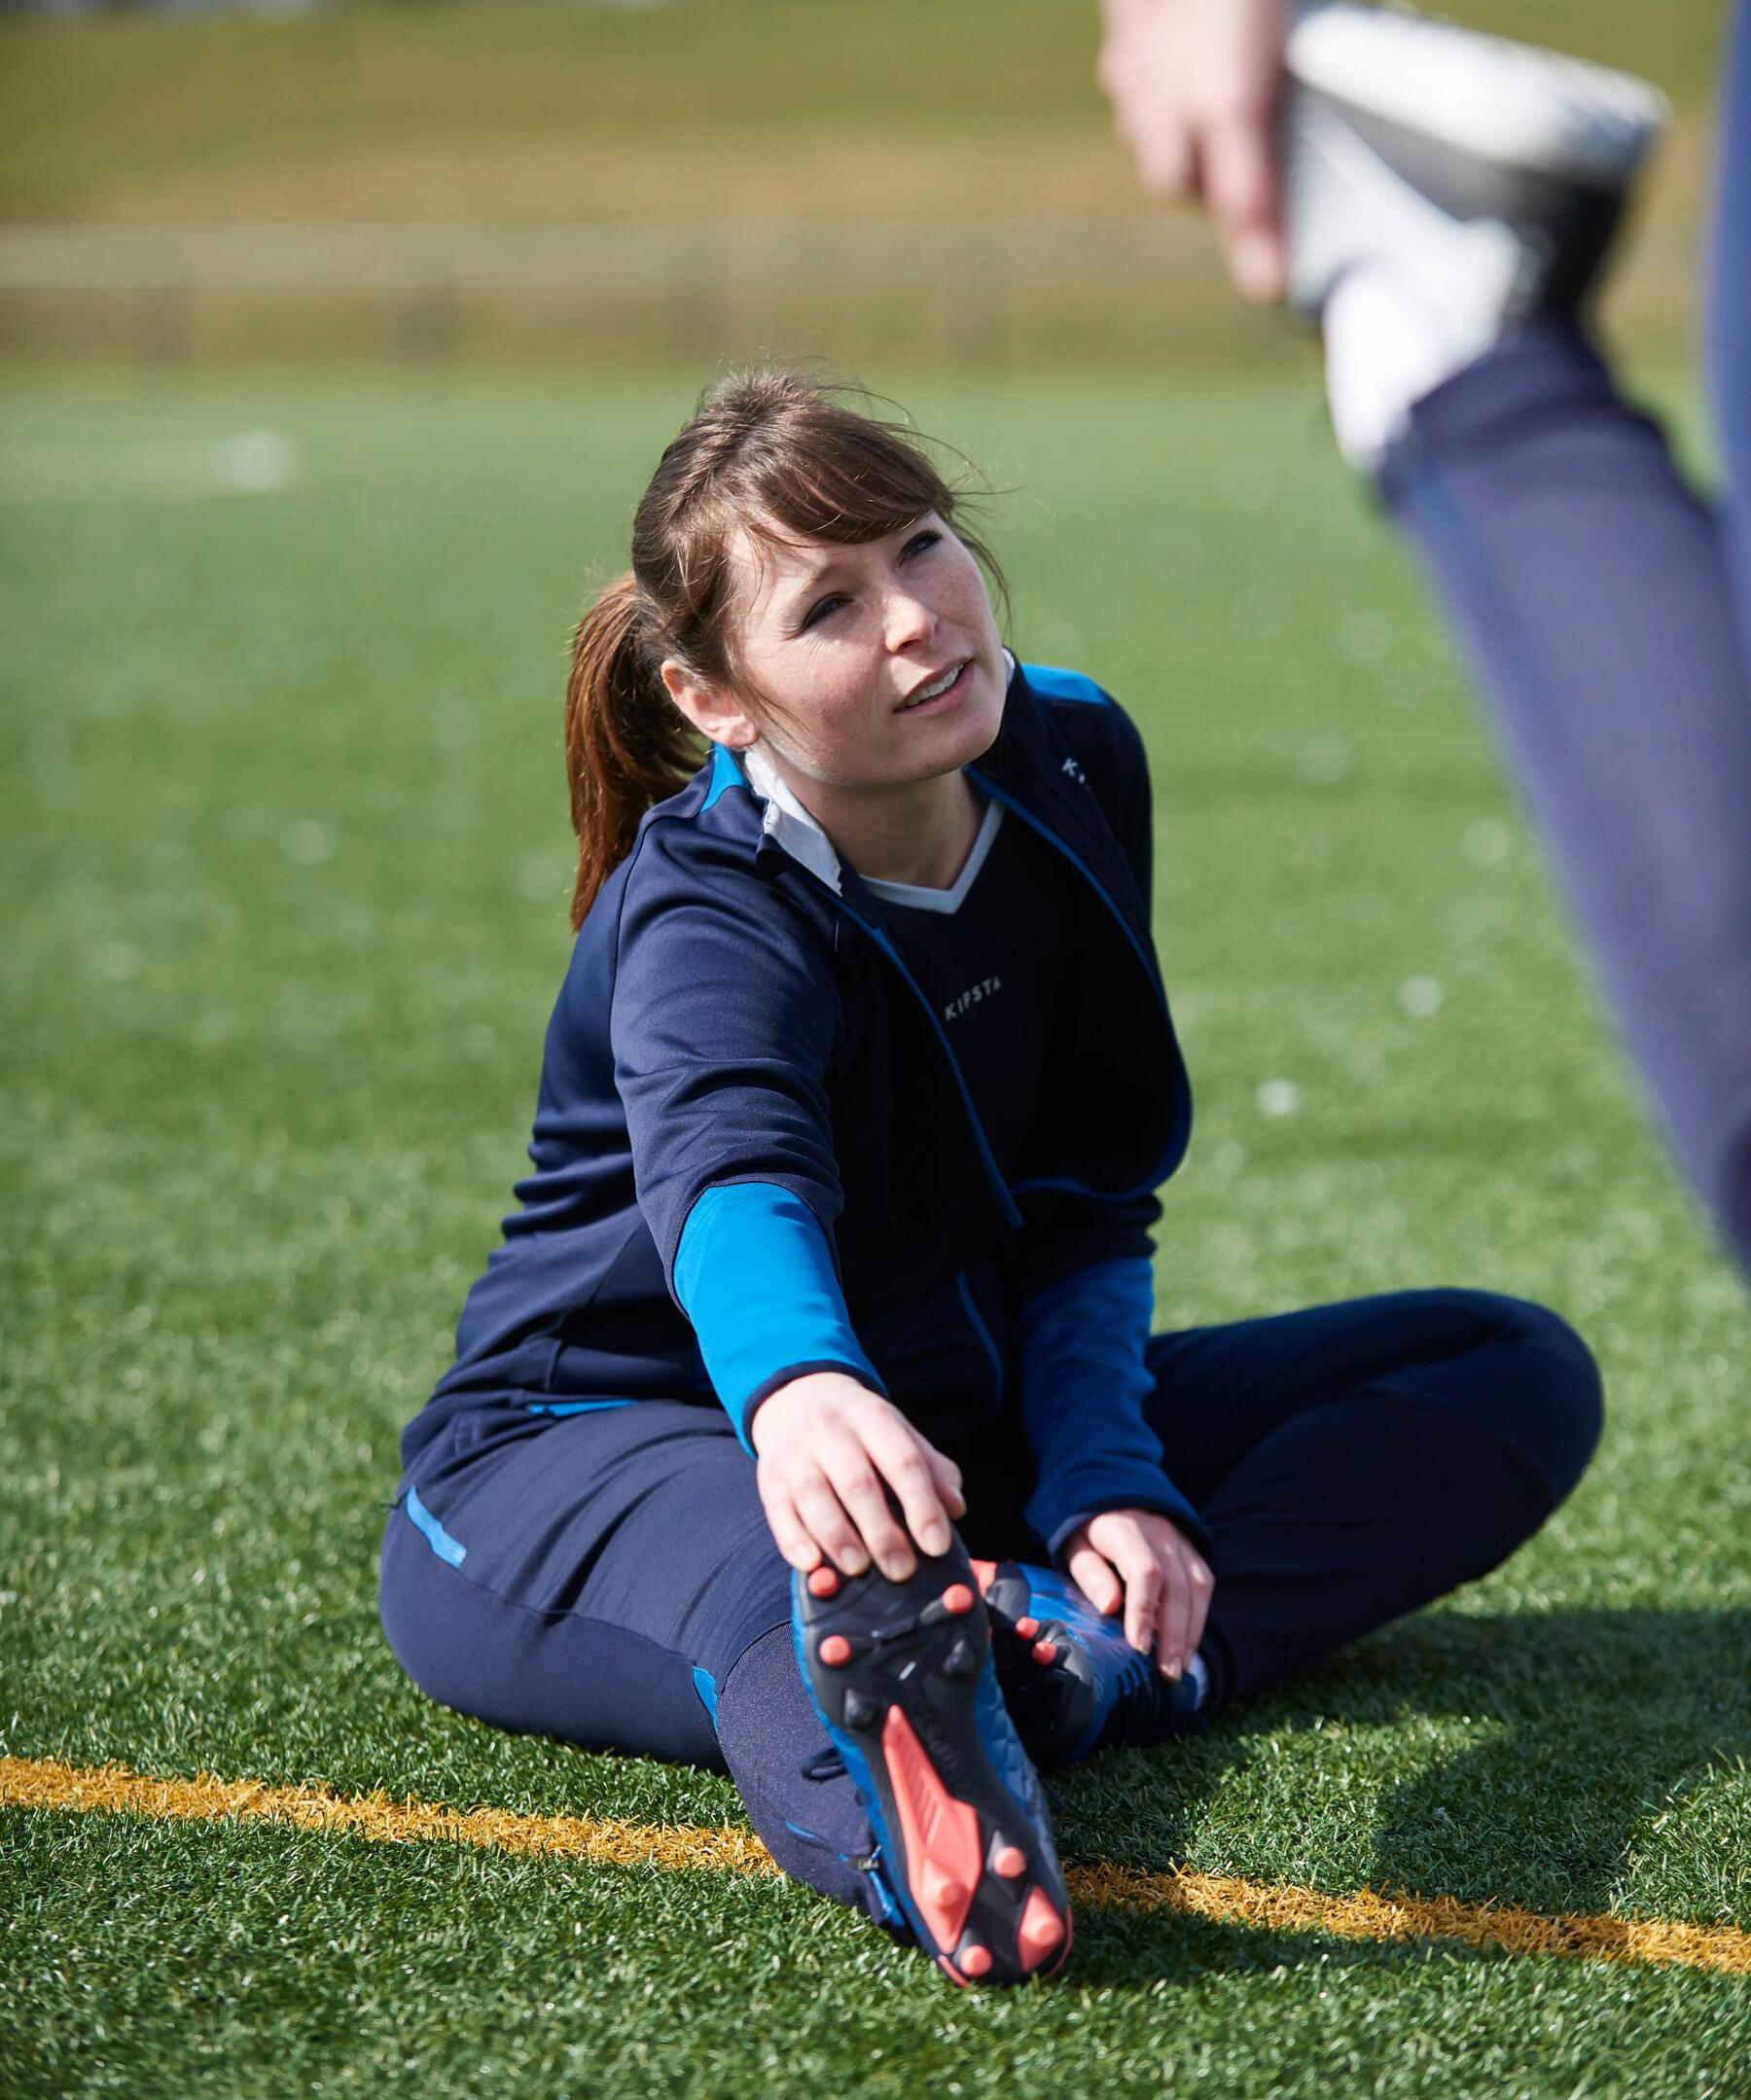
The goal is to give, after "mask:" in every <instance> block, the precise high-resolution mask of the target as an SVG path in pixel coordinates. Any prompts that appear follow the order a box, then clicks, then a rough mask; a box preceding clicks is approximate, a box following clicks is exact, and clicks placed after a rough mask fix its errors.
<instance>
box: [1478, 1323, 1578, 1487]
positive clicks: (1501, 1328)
mask: <svg viewBox="0 0 1751 2100" xmlns="http://www.w3.org/2000/svg"><path fill="white" fill-rule="evenodd" d="M1479 1296H1480V1309H1481V1310H1483V1309H1485V1308H1486V1312H1485V1316H1486V1317H1487V1318H1488V1319H1489V1321H1490V1324H1491V1325H1492V1327H1493V1328H1494V1329H1495V1335H1494V1337H1493V1339H1492V1340H1491V1342H1490V1343H1489V1344H1488V1347H1489V1348H1490V1351H1491V1353H1492V1355H1494V1356H1495V1357H1496V1359H1497V1360H1496V1362H1494V1363H1493V1364H1492V1365H1491V1367H1490V1370H1491V1375H1490V1378H1489V1381H1488V1385H1487V1387H1486V1388H1484V1389H1483V1390H1481V1391H1480V1393H1479V1395H1478V1405H1479V1406H1480V1408H1481V1410H1482V1411H1483V1412H1485V1413H1486V1414H1487V1415H1488V1417H1489V1418H1490V1419H1491V1421H1492V1423H1493V1424H1494V1426H1495V1427H1496V1428H1497V1430H1498V1431H1499V1433H1500V1434H1501V1435H1502V1437H1503V1439H1504V1441H1506V1442H1509V1443H1511V1444H1512V1445H1513V1446H1514V1448H1515V1449H1516V1450H1517V1451H1518V1452H1519V1455H1520V1456H1521V1457H1522V1458H1523V1459H1525V1460H1526V1461H1527V1462H1528V1463H1529V1464H1530V1465H1532V1466H1533V1467H1534V1468H1535V1469H1536V1471H1537V1472H1538V1474H1539V1476H1540V1477H1541V1478H1542V1479H1543V1481H1544V1483H1545V1488H1546V1491H1547V1492H1548V1493H1549V1495H1550V1498H1551V1506H1552V1508H1553V1509H1554V1508H1555V1506H1556V1505H1557V1504H1558V1503H1560V1502H1562V1501H1564V1500H1566V1499H1567V1497H1568V1495H1569V1494H1570V1492H1571V1491H1572V1490H1573V1488H1574V1486H1575V1483H1576V1482H1577V1481H1578V1480H1579V1479H1580V1477H1581V1476H1582V1474H1583V1473H1585V1472H1586V1471H1587V1466H1588V1462H1589V1460H1590V1458H1591V1457H1592V1455H1593V1451H1594V1450H1595V1448H1596V1447H1597V1445H1598V1442H1599V1432H1600V1429H1601V1427H1602V1425H1603V1422H1604V1417H1605V1402H1604V1384H1603V1381H1602V1379H1601V1378H1600V1375H1599V1367H1598V1364H1597V1363H1596V1362H1595V1361H1594V1358H1593V1354H1592V1351H1591V1350H1590V1348H1589V1347H1588V1346H1587V1344H1586V1342H1585V1341H1583V1340H1582V1338H1581V1336H1580V1335H1578V1334H1577V1333H1576V1332H1575V1330H1574V1329H1573V1328H1572V1327H1571V1326H1570V1325H1569V1324H1568V1322H1567V1321H1566V1320H1564V1319H1562V1318H1561V1317H1560V1315H1558V1314H1556V1313H1554V1312H1552V1311H1551V1310H1550V1308H1549V1307H1548V1306H1545V1305H1539V1304H1535V1303H1533V1302H1532V1301H1531V1300H1529V1299H1517V1298H1498V1297H1489V1296H1485V1295H1483V1294H1480V1295H1479Z"/></svg>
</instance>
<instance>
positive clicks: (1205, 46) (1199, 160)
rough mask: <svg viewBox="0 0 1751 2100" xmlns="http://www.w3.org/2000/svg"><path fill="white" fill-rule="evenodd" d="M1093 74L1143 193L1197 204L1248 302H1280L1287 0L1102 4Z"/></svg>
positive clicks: (1106, 0)
mask: <svg viewBox="0 0 1751 2100" xmlns="http://www.w3.org/2000/svg"><path fill="white" fill-rule="evenodd" d="M1101 13H1102V16H1103V18H1104V35H1103V37H1102V40H1101V46H1100V57H1099V60H1098V62H1097V64H1096V67H1095V73H1096V77H1097V78H1098V80H1099V82H1100V85H1101V87H1102V88H1103V89H1105V90H1106V94H1107V99H1108V100H1109V101H1110V102H1111V103H1112V105H1113V123H1114V127H1115V129H1116V130H1117V131H1118V133H1119V135H1120V137H1121V138H1123V139H1124V140H1125V141H1126V144H1127V145H1128V146H1129V147H1130V149H1131V152H1132V154H1133V155H1134V156H1135V157H1136V162H1137V172H1138V174H1139V175H1140V176H1141V177H1142V179H1143V185H1144V187H1145V189H1148V190H1153V191H1154V192H1155V193H1156V194H1157V195H1158V196H1199V197H1201V198H1202V199H1203V203H1204V208H1205V209H1206V210H1207V211H1208V213H1209V215H1210V219H1211V221H1212V223H1213V224H1214V226H1215V228H1216V232H1217V235H1218V237H1219V238H1220V240H1221V242H1222V247H1223V253H1224V256H1225V257H1226V259H1227V262H1228V267H1229V274H1230V275H1231V276H1232V277H1233V280H1234V282H1235V284H1236V285H1237V286H1238V287H1239V289H1240V290H1241V291H1242V292H1243V293H1244V294H1245V295H1246V296H1247V298H1248V299H1278V298H1280V297H1281V296H1282V291H1283V280H1284V274H1285V269H1286V264H1285V257H1284V249H1283V227H1282V203H1281V197H1280V194H1279V189H1278V183H1277V171H1276V152H1275V146H1274V143H1273V140H1272V137H1271V127H1272V120H1273V114H1274V111H1275V107H1276V100H1277V95H1278V92H1279V90H1280V84H1281V79H1282V59H1283V37H1284V33H1285V30H1286V29H1287V26H1288V9H1287V7H1286V6H1285V4H1284V0H1101Z"/></svg>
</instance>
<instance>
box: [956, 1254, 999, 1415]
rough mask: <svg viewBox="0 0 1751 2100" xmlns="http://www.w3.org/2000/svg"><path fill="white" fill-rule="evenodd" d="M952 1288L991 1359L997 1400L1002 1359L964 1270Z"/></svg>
mask: <svg viewBox="0 0 1751 2100" xmlns="http://www.w3.org/2000/svg"><path fill="white" fill-rule="evenodd" d="M954 1288H955V1289H956V1290H957V1291H958V1292H959V1293H960V1301H961V1303H962V1305H963V1306H964V1307H965V1308H966V1314H967V1319H968V1321H969V1323H970V1324H971V1326H972V1329H973V1332H974V1334H975V1335H978V1336H979V1338H980V1340H981V1342H982V1343H983V1345H984V1353H985V1354H986V1356H988V1357H989V1358H990V1360H991V1383H992V1385H993V1386H994V1387H995V1388H996V1393H997V1398H998V1400H999V1401H1001V1400H1002V1398H1003V1359H1002V1357H1000V1356H999V1355H998V1354H997V1344H996V1343H995V1342H994V1341H993V1340H992V1339H991V1331H990V1329H989V1328H988V1327H986V1325H985V1324H984V1321H983V1318H982V1317H981V1316H980V1310H979V1307H978V1306H977V1305H976V1304H975V1303H974V1302H973V1293H972V1290H971V1288H970V1287H969V1285H968V1282H967V1275H966V1271H965V1270H964V1269H963V1270H962V1271H961V1273H960V1274H959V1275H958V1276H956V1277H955V1279H954Z"/></svg>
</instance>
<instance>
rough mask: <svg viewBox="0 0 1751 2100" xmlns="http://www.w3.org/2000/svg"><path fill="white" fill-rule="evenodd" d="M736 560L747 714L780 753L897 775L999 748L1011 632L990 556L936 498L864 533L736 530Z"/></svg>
mask: <svg viewBox="0 0 1751 2100" xmlns="http://www.w3.org/2000/svg"><path fill="white" fill-rule="evenodd" d="M732 562H733V570H734V573H735V579H736V588H735V591H734V594H733V603H734V604H735V605H736V607H737V629H736V658H737V662H738V667H739V669H740V670H741V672H742V673H743V676H744V678H745V680H746V682H747V684H748V685H750V686H751V687H752V688H753V690H754V692H755V693H756V694H759V695H761V700H758V701H756V702H755V703H754V705H753V707H752V708H751V709H750V712H749V716H748V720H749V723H750V724H751V725H752V726H753V727H755V728H757V729H758V730H759V731H760V734H761V736H762V738H763V740H764V741H765V743H766V744H767V746H768V749H769V750H770V751H771V753H772V755H773V757H774V758H775V759H776V760H777V761H778V762H779V763H780V765H783V766H786V767H787V768H788V769H789V770H791V771H792V772H794V773H800V774H802V775H804V777H806V778H808V779H812V780H816V781H820V782H823V783H826V784H830V785H833V786H838V787H877V786H883V787H885V786H897V785H899V784H901V783H904V782H910V781H916V780H924V779H928V778H930V777H932V776H934V775H936V774H940V773H948V772H953V771H955V770H956V769H957V768H958V767H960V766H962V765H967V764H969V763H970V762H971V761H972V760H974V759H977V758H979V757H980V756H981V755H982V753H983V752H984V751H986V750H988V749H989V747H990V745H991V744H992V742H993V741H994V740H995V738H996V735H997V730H998V729H999V727H1000V725H1001V723H1002V721H1003V703H1004V697H1005V694H1006V692H1007V690H1008V684H1009V678H1008V666H1007V664H1006V663H1005V661H1004V655H1003V644H1002V642H1001V641H1000V640H999V639H998V635H997V625H996V622H995V621H994V620H993V619H992V617H991V603H990V599H989V597H988V595H987V594H986V591H985V585H984V577H983V574H982V573H981V570H980V567H979V564H978V562H977V561H975V560H974V558H973V556H972V554H971V553H970V552H968V551H967V549H966V548H965V547H964V546H963V545H962V544H961V542H960V541H959V540H958V539H956V538H955V536H954V534H953V532H952V531H951V530H950V529H949V527H948V526H947V525H946V524H945V523H944V522H943V520H942V519H941V518H940V517H938V516H936V514H935V513H934V512H932V513H929V514H927V515H926V516H924V517H922V518H920V519H919V520H918V521H917V522H916V523H914V524H911V525H907V526H905V527H903V528H902V529H901V530H900V531H898V532H892V533H889V534H887V535H886V537H885V538H882V539H879V540H872V541H869V542H868V543H866V544H865V545H864V546H861V547H836V546H833V545H831V544H829V543H827V542H824V541H805V542H796V541H780V542H777V543H776V544H773V543H769V542H767V541H764V540H762V541H754V540H751V539H750V538H749V537H748V536H747V535H746V534H738V535H737V537H736V541H735V543H734V545H733V551H732ZM762 701H764V703H765V704H762V703H761V702H762ZM727 740H728V741H732V742H735V741H741V740H742V739H741V738H738V737H735V736H731V737H729V738H727Z"/></svg>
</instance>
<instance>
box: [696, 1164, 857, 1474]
mask: <svg viewBox="0 0 1751 2100" xmlns="http://www.w3.org/2000/svg"><path fill="white" fill-rule="evenodd" d="M674 1284H675V1299H676V1301H677V1303H678V1304H679V1305H680V1307H681V1310H682V1311H683V1312H684V1313H686V1315H687V1317H688V1318H689V1319H690V1320H691V1321H692V1322H693V1327H694V1333H695V1334H696V1335H697V1336H698V1338H699V1354H700V1355H701V1356H702V1357H703V1358H704V1360H705V1370H706V1374H707V1376H708V1377H709V1378H710V1379H711V1383H712V1386H713V1388H714V1390H715V1391H716V1393H717V1396H718V1398H719V1399H720V1400H721V1401H722V1402H723V1404H724V1406H725V1409H726V1411H727V1412H728V1414H729V1416H730V1419H731V1421H732V1422H733V1423H734V1425H735V1433H736V1435H737V1436H738V1437H739V1438H740V1439H741V1441H742V1445H743V1447H744V1448H745V1449H746V1450H747V1451H748V1452H749V1453H750V1454H751V1453H752V1452H753V1449H754V1445H753V1443H752V1442H751V1441H750V1439H749V1436H748V1426H749V1424H750V1422H751V1421H752V1420H753V1417H754V1410H755V1408H756V1407H758V1406H760V1403H761V1402H762V1401H763V1400H765V1399H766V1397H767V1395H768V1393H771V1392H775V1391H776V1390H777V1388H778V1387H779V1386H781V1385H783V1384H785V1383H786V1382H787V1381H788V1380H789V1379H791V1378H800V1377H802V1376H803V1375H804V1373H805V1372H807V1371H811V1370H842V1371H844V1372H846V1373H847V1374H848V1375H849V1376H851V1377H853V1378H857V1379H860V1380H861V1381H862V1382H863V1383H864V1384H865V1385H867V1386H869V1387H870V1388H871V1389H872V1390H873V1391H875V1392H877V1393H879V1394H881V1396H882V1397H883V1399H886V1398H887V1397H888V1394H887V1388H886V1386H884V1385H883V1384H882V1382H881V1380H880V1378H879V1377H877V1375H876V1373H875V1366H874V1365H873V1364H872V1363H871V1362H870V1360H869V1358H868V1357H867V1356H866V1355H865V1354H864V1352H863V1350H862V1349H861V1348H859V1346H858V1342H857V1336H856V1335H854V1334H853V1333H852V1332H851V1320H850V1315H849V1314H848V1313H847V1312H846V1310H845V1299H844V1294H843V1293H842V1292H841V1291H840V1283H839V1276H838V1273H837V1272H836V1270H835V1268H834V1265H833V1253H832V1250H831V1249H830V1248H829V1246H828V1244H827V1235H826V1234H825V1233H824V1232H823V1231H822V1230H821V1227H820V1222H819V1220H818V1219H817V1218H816V1217H815V1214H814V1212H813V1211H811V1210H810V1209H809V1207H808V1205H807V1204H806V1203H804V1201H803V1199H802V1197H801V1196H798V1195H793V1194H792V1192H790V1190H788V1189H781V1188H779V1187H778V1186H777V1185H776V1184H775V1183H773V1182H764V1181H744V1182H730V1183H725V1184H721V1185H719V1186H717V1187H714V1188H710V1189H707V1190H706V1191H705V1192H704V1193H703V1194H702V1195H700V1196H699V1197H698V1198H697V1200H696V1201H695V1203H694V1205H693V1207H692V1209H691V1210H690V1211H689V1212H688V1214H687V1223H686V1224H685V1225H684V1226H683V1227H682V1228H681V1240H680V1244H679V1246H678V1247H677V1248H676V1250H675V1274H674Z"/></svg>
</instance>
